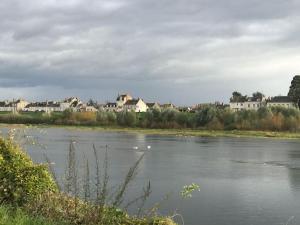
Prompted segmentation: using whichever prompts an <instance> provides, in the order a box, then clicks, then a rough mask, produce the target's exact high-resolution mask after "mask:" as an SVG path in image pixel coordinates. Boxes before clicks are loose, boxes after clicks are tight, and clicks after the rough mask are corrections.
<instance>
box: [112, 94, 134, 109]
mask: <svg viewBox="0 0 300 225" xmlns="http://www.w3.org/2000/svg"><path fill="white" fill-rule="evenodd" d="M132 99H133V98H132V97H131V96H130V95H129V94H123V95H118V97H117V102H116V103H117V107H123V105H124V104H125V103H126V102H127V101H129V100H132Z"/></svg>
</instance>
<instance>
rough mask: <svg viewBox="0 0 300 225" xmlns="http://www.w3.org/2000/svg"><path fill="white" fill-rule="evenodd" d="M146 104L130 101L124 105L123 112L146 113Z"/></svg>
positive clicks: (135, 100) (140, 100)
mask: <svg viewBox="0 0 300 225" xmlns="http://www.w3.org/2000/svg"><path fill="white" fill-rule="evenodd" d="M147 108H148V107H147V105H146V103H145V102H144V101H143V100H142V99H141V98H138V99H131V100H128V101H127V102H126V103H125V104H124V110H126V111H134V112H146V111H147Z"/></svg>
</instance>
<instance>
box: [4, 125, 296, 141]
mask: <svg viewBox="0 0 300 225" xmlns="http://www.w3.org/2000/svg"><path fill="white" fill-rule="evenodd" d="M24 126H25V125H22V124H0V128H1V127H6V128H7V127H9V128H12V127H13V128H18V127H24ZM27 127H28V126H27ZM32 127H38V128H49V127H58V128H67V129H79V130H94V131H99V132H129V133H143V134H152V135H170V136H192V137H234V138H242V137H249V138H251V137H252V138H277V139H300V132H289V131H276V132H275V131H254V130H252V131H251V130H204V129H189V128H185V129H150V128H136V127H135V128H130V127H119V126H86V125H32Z"/></svg>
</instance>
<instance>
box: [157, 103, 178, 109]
mask: <svg viewBox="0 0 300 225" xmlns="http://www.w3.org/2000/svg"><path fill="white" fill-rule="evenodd" d="M160 107H161V108H162V109H175V108H176V107H175V105H173V104H172V103H167V104H162V105H160Z"/></svg>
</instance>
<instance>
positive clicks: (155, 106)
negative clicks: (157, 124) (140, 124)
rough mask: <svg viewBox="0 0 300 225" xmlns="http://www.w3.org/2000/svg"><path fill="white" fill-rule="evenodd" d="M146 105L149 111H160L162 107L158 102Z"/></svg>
mask: <svg viewBox="0 0 300 225" xmlns="http://www.w3.org/2000/svg"><path fill="white" fill-rule="evenodd" d="M146 105H147V109H148V110H153V109H156V110H160V105H159V104H158V103H157V102H149V103H146Z"/></svg>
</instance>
